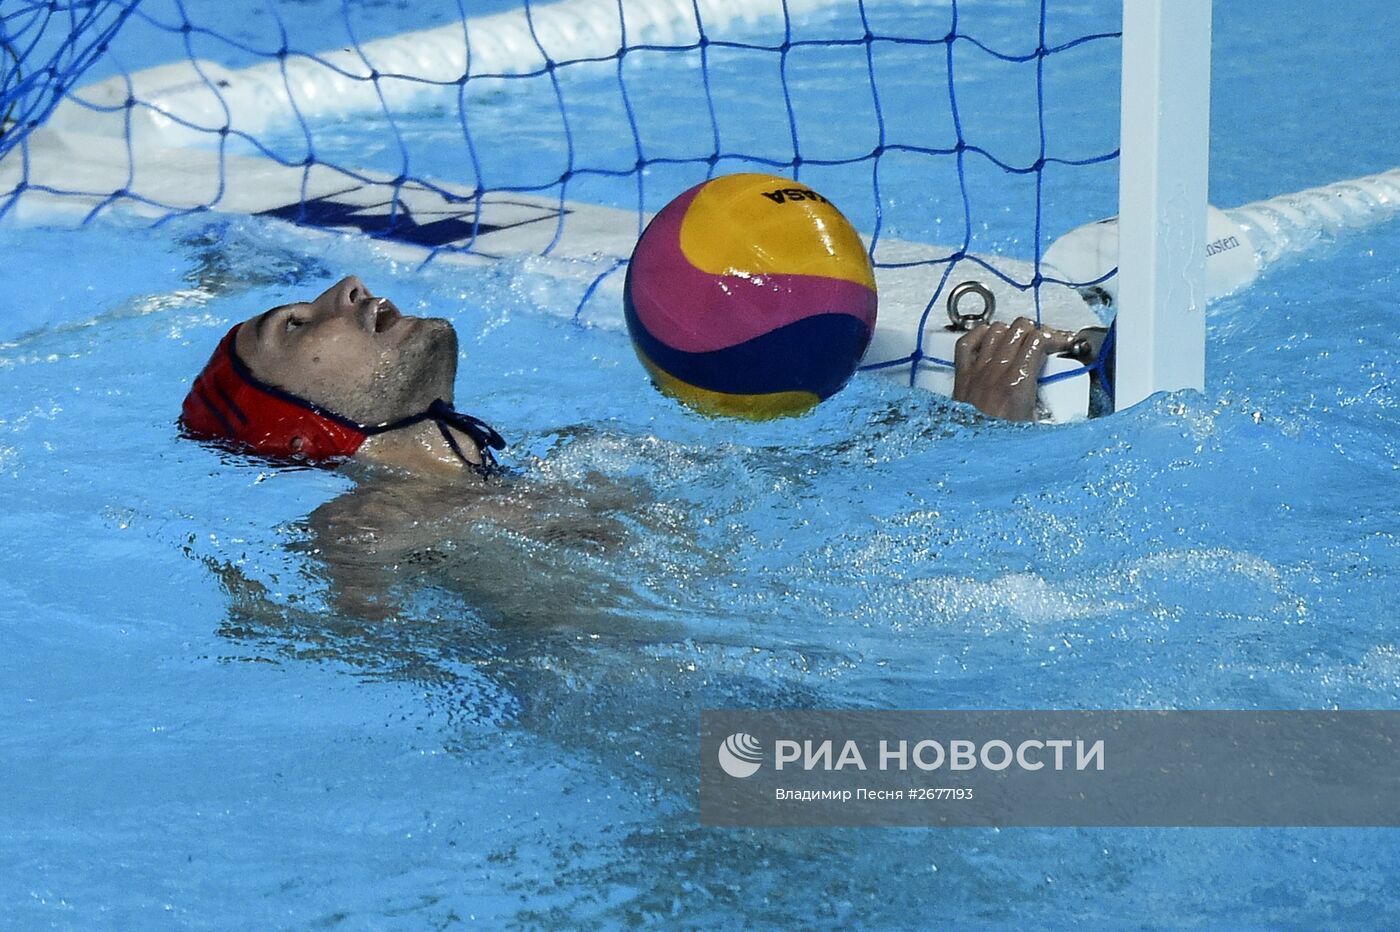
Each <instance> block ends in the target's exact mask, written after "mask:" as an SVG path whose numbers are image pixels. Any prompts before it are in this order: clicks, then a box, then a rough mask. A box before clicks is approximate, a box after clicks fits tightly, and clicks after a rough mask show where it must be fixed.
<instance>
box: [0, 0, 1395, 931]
mask: <svg viewBox="0 0 1400 932" xmlns="http://www.w3.org/2000/svg"><path fill="white" fill-rule="evenodd" d="M1087 6H1088V5H1087V4H1082V5H1081V4H1071V5H1070V7H1071V9H1078V8H1080V7H1087ZM1216 6H1217V11H1216V36H1217V49H1216V55H1215V97H1214V101H1213V103H1214V108H1215V127H1216V129H1215V132H1214V136H1213V151H1212V163H1213V179H1212V186H1213V200H1214V201H1215V202H1216V203H1217V204H1220V205H1224V206H1229V205H1233V204H1237V203H1241V202H1244V201H1247V200H1252V199H1256V198H1259V197H1264V196H1268V195H1272V194H1277V193H1280V192H1283V191H1288V190H1294V189H1297V188H1301V187H1305V186H1309V185H1313V184H1319V183H1324V182H1327V181H1332V180H1336V179H1339V178H1344V177H1351V176H1354V175H1359V174H1365V173H1369V172H1374V171H1380V170H1383V169H1385V168H1388V167H1391V166H1392V165H1393V164H1395V163H1396V162H1400V159H1397V157H1396V151H1395V149H1394V146H1393V143H1392V136H1393V134H1391V133H1390V132H1389V130H1388V126H1389V120H1388V117H1389V113H1390V106H1389V105H1390V103H1391V101H1390V99H1389V98H1390V93H1389V89H1390V88H1393V87H1394V86H1395V82H1396V79H1397V78H1400V65H1397V64H1395V61H1394V59H1393V57H1392V56H1390V55H1389V50H1388V48H1387V47H1386V45H1385V41H1384V40H1385V37H1386V36H1387V35H1388V34H1390V33H1393V32H1394V29H1393V28H1386V27H1384V26H1383V24H1389V25H1390V26H1394V25H1400V24H1397V23H1396V17H1397V16H1398V15H1400V14H1397V13H1396V12H1395V11H1394V10H1393V9H1392V8H1391V7H1390V6H1389V5H1386V4H1381V3H1354V4H1347V5H1333V6H1332V7H1329V8H1328V9H1327V11H1326V13H1325V19H1324V18H1323V17H1324V14H1320V13H1318V12H1317V11H1316V9H1315V7H1314V5H1312V4H1307V3H1303V2H1301V0H1268V2H1263V3H1260V2H1250V3H1244V2H1228V0H1221V2H1219V3H1217V5H1216ZM1085 15H1088V14H1085ZM1358 45H1360V46H1364V47H1363V48H1358ZM1368 50H1369V51H1368ZM1342 59H1345V60H1347V61H1348V63H1349V65H1348V68H1347V69H1337V68H1335V67H1333V65H1335V63H1336V62H1337V61H1339V60H1342ZM1101 129H1102V127H1096V128H1095V129H1094V132H1098V131H1099V130H1101ZM1339 140H1342V141H1344V144H1343V143H1341V142H1339ZM994 213H995V212H994ZM995 222H996V223H1000V222H1001V221H999V220H998V221H995ZM867 229H868V226H867ZM992 235H993V236H995V237H997V238H999V239H1001V240H1003V241H1005V242H1008V243H1009V242H1011V241H1012V240H1013V239H1014V238H1015V237H1016V236H1021V235H1024V234H1021V233H1015V232H1014V231H1012V230H1011V228H1010V226H1009V225H1007V226H1006V227H1005V228H1000V227H999V228H997V230H996V231H994V232H993V233H992ZM1022 245H1024V243H1022ZM1397 255H1400V227H1397V225H1396V224H1394V223H1392V224H1389V225H1386V226H1381V227H1378V228H1376V229H1373V230H1371V231H1368V232H1366V233H1364V234H1358V235H1354V236H1349V237H1346V238H1343V239H1340V240H1338V241H1336V242H1331V243H1322V244H1319V245H1318V247H1317V248H1316V249H1315V250H1313V251H1312V252H1311V253H1310V254H1309V255H1308V256H1307V257H1305V258H1303V259H1300V260H1297V261H1294V262H1293V263H1291V264H1289V265H1287V266H1284V267H1281V268H1278V269H1276V270H1274V271H1272V272H1271V273H1270V274H1269V275H1267V276H1266V277H1265V278H1264V279H1263V280H1261V281H1260V282H1259V283H1258V284H1257V285H1255V286H1254V287H1252V288H1251V289H1249V290H1247V291H1245V292H1243V293H1241V294H1238V295H1236V296H1233V297H1231V298H1229V299H1226V300H1223V301H1220V302H1218V303H1217V304H1215V305H1213V306H1212V308H1211V310H1210V337H1209V357H1208V366H1209V369H1208V381H1209V387H1208V390H1207V391H1206V392H1205V393H1202V394H1197V393H1182V394H1178V395H1172V396H1159V397H1157V398H1154V399H1152V400H1150V401H1149V402H1147V403H1146V404H1144V405H1141V406H1139V407H1137V408H1134V409H1132V410H1129V411H1127V412H1122V413H1120V414H1117V415H1114V416H1112V417H1108V418H1103V419H1099V420H1095V421H1091V422H1087V423H1081V424H1075V425H1070V426H1064V427H1053V428H1047V427H1029V426H1021V425H1011V424H999V423H987V422H985V421H982V420H980V419H977V418H974V417H970V416H968V415H967V414H966V413H965V412H964V411H962V410H960V409H959V408H957V407H956V406H954V405H952V404H951V403H948V402H946V401H943V400H941V399H938V398H935V397H933V396H930V395H927V394H922V393H916V392H911V391H909V390H906V389H904V388H901V387H900V386H898V385H895V384H893V383H891V382H888V381H885V380H882V379H878V378H872V377H861V378H858V379H856V380H855V381H854V382H853V383H852V384H851V385H850V386H849V387H848V388H847V389H846V390H845V391H843V392H842V393H840V394H839V395H837V396H836V397H835V398H833V399H832V400H831V401H829V402H827V403H825V404H823V405H822V406H821V407H820V408H818V409H817V410H816V411H814V412H813V413H812V414H810V415H808V416H806V417H803V418H800V419H796V420H785V421H780V422H772V423H763V424H748V423H731V422H728V421H715V420H709V419H704V418H700V417H697V416H694V415H691V414H689V413H687V412H686V411H684V410H683V409H681V408H679V407H677V406H676V405H675V404H674V403H672V402H670V401H669V400H667V399H665V398H663V397H662V396H660V395H659V394H657V393H656V392H655V391H654V390H653V389H652V388H651V387H650V386H649V385H648V384H647V383H646V381H645V379H644V378H643V376H642V374H641V372H640V369H639V367H638V366H637V364H636V360H635V358H634V357H633V355H632V351H631V349H630V346H629V345H628V342H627V340H626V337H625V335H624V334H622V333H621V332H619V330H618V329H617V327H616V326H615V318H614V317H610V316H609V315H607V314H606V313H604V312H600V316H599V319H597V320H595V321H590V322H589V325H587V326H579V325H577V324H576V323H575V322H573V321H572V319H571V315H572V311H573V305H572V303H571V302H572V292H568V293H566V292H567V289H562V288H561V286H560V285H559V284H558V283H556V282H554V281H553V280H550V279H547V278H542V277H540V276H537V275H535V274H534V273H533V272H532V271H531V266H530V264H529V263H528V262H503V263H500V264H497V265H494V266H491V267H488V268H482V269H473V270H463V269H459V268H451V267H448V266H445V265H437V264H434V265H429V266H428V267H427V268H425V269H415V268H411V267H407V266H404V265H401V264H398V263H395V262H393V261H391V260H390V259H388V258H386V257H385V256H384V255H383V254H382V253H381V252H379V251H378V249H377V248H376V246H375V245H374V244H373V243H372V242H367V241H364V240H356V239H349V238H347V239H339V240H334V241H328V240H324V239H319V240H313V239H307V238H306V237H304V236H303V235H301V234H300V233H299V232H298V231H296V230H294V229H290V228H285V227H282V226H279V225H277V224H271V223H261V222H256V221H253V220H248V219H238V218H220V217H217V216H212V215H205V216H195V217H186V218H181V219H177V220H172V221H171V222H169V223H167V224H164V225H163V226H161V227H158V228H156V229H154V230H150V229H148V228H147V227H146V226H145V225H144V224H141V223H138V222H136V221H131V220H123V219H122V218H119V217H114V218H110V219H108V220H104V221H101V222H98V223H94V224H90V225H88V226H87V227H85V228H83V229H81V230H78V231H76V232H73V231H61V230H47V229H23V230H20V229H16V228H14V227H13V226H11V227H5V228H0V281H3V282H4V283H5V287H6V291H7V298H8V301H7V303H8V304H9V305H10V307H9V308H8V309H7V315H6V323H5V324H4V327H5V330H4V332H3V333H0V340H3V341H4V342H3V343H0V477H3V478H0V502H3V508H0V528H3V533H4V537H5V540H6V542H7V546H5V547H4V548H3V549H0V645H3V649H0V709H4V710H5V720H4V726H5V727H4V728H3V729H0V774H3V791H0V839H3V844H0V904H3V905H0V916H3V917H4V919H5V923H6V924H7V925H11V926H15V927H38V926H57V927H60V928H93V927H109V928H162V927H167V926H171V927H174V926H195V927H203V926H219V927H222V926H241V927H307V926H326V927H335V928H396V927H397V928H424V927H438V926H447V925H451V924H453V923H454V922H455V921H464V922H465V921H470V920H477V921H482V922H486V923H489V924H491V925H493V926H494V925H503V924H512V923H513V924H517V925H527V926H536V925H551V926H557V925H562V924H590V925H604V926H610V925H619V924H622V923H631V922H649V923H654V924H658V925H660V924H666V925H671V924H677V923H680V924H685V925H695V926H729V925H734V924H740V925H756V926H777V925H783V926H792V925H797V924H809V923H812V924H815V923H820V924H824V925H834V924H837V923H843V924H846V923H850V924H857V923H858V924H861V925H877V924H878V925H888V926H898V927H922V926H925V925H927V924H928V923H929V922H930V921H939V922H947V923H950V924H951V923H955V922H961V923H969V924H971V923H983V924H989V925H998V926H1003V925H1004V926H1013V925H1014V926H1021V925H1025V924H1026V923H1028V922H1033V923H1036V924H1044V925H1051V926H1060V925H1069V924H1071V923H1085V922H1087V923H1091V924H1096V925H1121V924H1123V923H1124V922H1125V921H1128V922H1133V923H1139V924H1144V925H1158V924H1199V925H1204V926H1211V927H1219V926H1228V927H1247V926H1252V927H1278V926H1299V927H1318V926H1334V927H1340V926H1357V925H1360V924H1362V923H1364V924H1366V925H1389V924H1394V923H1396V922H1397V921H1400V903H1397V900H1396V897H1395V895H1394V893H1393V892H1392V890H1393V883H1392V878H1393V877H1394V876H1395V874H1396V872H1397V870H1400V844H1397V841H1396V836H1395V834H1394V833H1393V832H1388V831H1384V830H1307V831H1302V830H1263V829H1260V830H1236V829H1232V830H1223V829H1222V830H1199V829H1177V830H1164V829H1153V830H1128V829H1114V830H1107V829H1082V830H1065V829H1057V830H1038V829H1015V830H1002V831H994V830H980V829H960V830H912V829H911V830H896V831H892V830H873V829H866V830H802V831H787V830H762V831H759V830H752V831H741V830H714V829H705V828H701V827H699V826H698V824H697V818H698V814H697V811H696V805H697V795H696V794H697V786H698V779H697V767H696V763H695V754H696V748H697V745H698V741H697V732H698V713H699V710H700V709H702V708H719V707H752V708H773V707H836V708H842V707H856V708H1067V709H1075V708H1189V709H1195V708H1261V709H1271V708H1332V707H1340V708H1380V709H1390V708H1395V707H1396V706H1397V703H1400V646H1397V642H1398V641H1400V639H1398V638H1397V634H1396V621H1395V614H1394V609H1393V605H1394V600H1395V594H1396V584H1395V580H1396V575H1397V571H1400V540H1398V539H1397V532H1396V529H1395V523H1394V520H1393V517H1394V514H1395V510H1396V504H1397V497H1396V492H1395V488H1396V480H1397V474H1396V473H1397V463H1400V421H1398V420H1397V417H1396V412H1397V406H1400V388H1398V387H1397V381H1396V377H1395V367H1396V361H1397V352H1396V349H1395V337H1394V325H1393V323H1392V320H1393V315H1394V306H1395V304H1396V299H1397V294H1400V268H1397V265H1396V261H1395V256H1397ZM349 271H355V272H358V273H359V274H360V275H362V276H363V277H364V278H365V279H366V280H367V282H368V283H369V284H370V286H371V287H373V288H375V289H377V290H380V291H382V292H384V293H388V294H390V295H392V296H393V297H394V298H395V300H396V301H397V303H398V304H399V305H400V306H401V307H403V308H404V310H405V311H406V312H408V313H413V312H424V311H432V312H434V313H439V314H443V315H446V316H448V317H450V318H451V319H452V320H453V321H454V323H455V324H456V326H457V328H458V332H459V334H460V337H461V344H462V351H463V359H462V367H461V373H460V376H459V380H458V400H459V403H460V405H461V406H462V407H463V408H464V409H465V410H469V411H472V412H473V413H477V414H479V415H481V416H482V417H483V418H485V419H486V420H488V421H490V422H491V423H493V424H495V425H497V426H498V427H499V428H500V429H501V431H502V432H503V433H504V434H505V435H506V437H507V439H508V440H510V441H511V450H510V460H511V462H512V463H513V464H514V465H516V466H517V467H518V468H519V470H520V473H521V475H520V478H519V479H517V480H516V481H515V482H514V483H509V484H502V485H501V486H499V487H497V488H494V489H493V490H491V491H490V492H489V493H488V494H487V495H486V496H485V497H484V498H479V497H472V498H467V497H464V498H463V499H461V500H444V501H434V502H428V503H423V502H417V503H414V506H415V509H414V511H413V512H412V515H413V517H416V518H417V519H418V522H419V523H418V526H417V527H410V526H409V524H410V521H411V519H409V520H408V521H403V520H401V521H397V522H396V521H393V520H386V521H385V523H384V524H383V525H382V526H375V527H372V528H371V530H372V531H373V532H374V533H373V535H372V536H366V535H360V536H355V535H353V534H348V533H346V532H345V531H344V528H345V527H346V525H347V524H351V525H353V524H354V523H355V521H357V520H359V519H361V518H362V517H363V516H364V515H365V514H367V513H369V512H367V511H365V510H364V509H365V502H366V501H367V499H369V498H371V497H373V496H375V495H388V496H390V497H391V498H392V494H393V492H392V490H384V489H381V488H376V487H375V486H374V485H373V484H370V485H366V486H361V487H358V488H357V487H356V486H355V484H354V482H353V481H352V480H351V478H350V477H348V476H346V475H343V474H338V473H331V472H325V471H319V470H288V469H278V468H273V467H270V466H268V465H266V464H261V463H257V462H252V461H249V460H246V459H242V458H238V457H232V456H229V455H226V454H221V453H219V452H217V451H214V450H211V449H207V448H205V447H202V446H199V445H196V444H193V443H190V442H188V441H184V440H181V439H180V438H179V437H178V436H177V433H176V429H175V426H174V418H175V415H176V413H177V410H178V405H179V400H180V398H182V397H183V394H184V392H185V391H186V389H187V386H188V383H189V379H190V377H191V376H192V375H193V374H194V373H195V372H196V371H197V370H198V368H199V367H200V366H201V365H202V364H203V362H204V361H205V359H206V358H207V356H208V354H209V352H210V350H211V348H212V346H213V344H214V342H215V341H216V340H217V338H218V336H219V335H221V334H222V333H223V331H224V330H225V329H226V328H227V326H228V325H229V324H230V323H231V322H232V321H234V320H237V319H241V318H242V317H244V316H246V315H248V314H251V313H253V312H256V311H259V310H261V309H263V308H265V307H268V306H271V305H274V304H278V303H282V302H284V301H286V300H288V299H289V298H292V297H298V296H302V295H311V294H314V293H316V292H318V291H320V290H321V289H322V288H324V287H326V286H327V285H328V284H330V283H331V282H333V281H334V280H336V279H337V278H338V277H340V275H342V274H344V273H346V272H349ZM391 504H392V501H391ZM482 515H487V516H494V517H491V518H490V519H488V520H483V518H482ZM932 917H936V919H934V918H932Z"/></svg>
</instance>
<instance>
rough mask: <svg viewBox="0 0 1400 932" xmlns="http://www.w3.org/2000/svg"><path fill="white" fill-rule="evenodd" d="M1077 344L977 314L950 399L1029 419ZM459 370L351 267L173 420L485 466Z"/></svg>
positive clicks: (259, 449) (232, 341) (232, 359)
mask: <svg viewBox="0 0 1400 932" xmlns="http://www.w3.org/2000/svg"><path fill="white" fill-rule="evenodd" d="M1085 345H1086V339H1085V337H1084V335H1083V334H1079V335H1075V334H1069V333H1065V332H1062V331H1054V330H1046V329H1042V328H1039V327H1036V326H1035V324H1034V323H1033V322H1031V321H1030V320H1027V319H1025V318H1018V319H1017V320H1015V321H1013V322H1012V323H1010V324H1007V323H996V324H992V325H990V326H985V325H984V326H982V327H979V328H978V329H976V330H973V331H971V332H969V333H967V334H965V335H964V336H963V337H962V338H961V339H960V340H959V341H958V346H957V356H956V360H955V362H956V365H957V376H956V382H955V387H954V394H953V397H954V398H955V399H957V400H959V401H964V402H967V403H968V404H971V405H973V406H975V407H976V408H978V409H979V410H981V411H982V412H983V413H985V414H989V415H992V416H994V417H999V418H1006V419H1009V420H1030V419H1032V418H1033V417H1034V416H1035V404H1036V380H1037V378H1038V377H1039V375H1040V371H1041V368H1042V367H1043V366H1044V364H1045V359H1046V357H1047V356H1049V355H1052V354H1055V353H1075V352H1077V351H1081V350H1083V349H1084V347H1085ZM456 376H457V335H456V332H455V331H454V330H453V329H452V325H451V323H449V322H448V321H446V320H443V319H441V318H435V317H409V316H406V315H404V314H401V313H400V312H399V310H398V308H396V307H395V306H394V305H393V303H392V302H390V301H389V300H388V299H386V298H382V297H377V296H375V295H374V294H372V293H371V292H370V290H369V289H368V288H366V287H365V285H364V283H363V282H361V281H360V280H359V279H358V278H355V277H354V276H351V277H349V278H346V279H344V280H342V281H340V282H338V283H336V284H335V285H333V286H331V287H330V288H329V289H327V290H326V291H325V292H324V293H323V294H321V295H320V296H319V297H317V298H316V299H315V300H313V301H309V302H301V303H296V304H286V305H282V306H281V307H275V308H273V309H271V310H269V311H266V312H265V313H262V314H259V315H257V316H256V317H253V318H250V319H249V320H247V321H244V322H243V323H240V324H237V325H235V326H234V327H233V328H232V329H231V330H229V332H228V333H227V334H226V335H225V336H224V338H223V340H222V341H220V343H219V345H218V347H217V348H216V349H215V351H214V355H213V356H212V357H211V358H210V360H209V363H208V365H206V366H205V367H204V371H203V372H201V373H200V375H199V377H198V378H197V379H195V382H194V384H193V385H192V386H191V388H190V392H189V394H188V395H187V396H186V397H185V403H184V409H183V413H182V416H181V423H182V425H183V426H184V428H185V431H186V432H187V433H188V434H190V435H191V436H193V437H196V438H199V439H204V440H215V441H219V442H222V443H225V444H227V445H229V446H230V447H233V448H236V449H239V450H243V451H246V452H249V453H255V454H259V455H263V456H268V457H272V458H276V459H295V460H300V461H304V462H313V463H331V464H333V463H336V462H339V461H341V460H344V459H347V458H350V457H355V458H359V459H362V460H365V461H367V462H371V463H379V464H382V465H389V466H394V467H397V468H400V469H406V470H409V471H411V472H419V473H433V472H436V473H444V472H460V471H461V470H462V469H463V468H469V469H471V470H473V471H475V472H478V473H483V474H485V473H487V472H489V471H490V470H491V469H492V467H493V466H494V465H495V459H494V457H493V456H492V450H493V449H501V448H502V447H504V445H505V444H504V441H502V439H501V436H500V435H499V434H498V433H496V431H495V430H493V429H492V428H491V427H489V426H487V425H486V424H485V423H483V422H482V421H480V420H479V419H477V418H474V417H472V416H471V415H468V414H463V413H462V412H459V411H457V410H456V409H455V408H454V407H453V406H452V399H453V387H454V383H455V380H456Z"/></svg>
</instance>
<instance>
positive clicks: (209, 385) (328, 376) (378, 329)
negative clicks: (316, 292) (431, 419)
mask: <svg viewBox="0 0 1400 932" xmlns="http://www.w3.org/2000/svg"><path fill="white" fill-rule="evenodd" d="M456 375H457V336H456V333H455V332H454V331H453V329H452V325H451V324H450V323H448V322H447V321H445V320H441V319H438V318H418V317H405V316H403V315H402V314H400V313H399V311H398V309H397V308H396V307H394V305H393V304H392V303H390V302H389V301H387V300H386V299H383V298H378V297H375V296H374V295H373V294H371V293H370V291H369V289H368V288H366V287H365V286H364V283H363V282H361V281H360V280H359V279H358V278H355V277H354V276H351V277H349V278H346V279H344V280H343V281H340V282H338V283H337V284H335V285H333V286H332V287H331V288H329V289H327V290H326V292H325V293H324V294H322V295H321V296H320V297H318V298H316V299H315V300H314V301H310V302H303V303H297V304H286V305H283V306H281V307H275V308H273V309H272V310H270V311H267V312H265V313H263V314H259V315H257V316H256V317H253V318H251V319H249V320H247V321H244V322H243V323H241V324H239V325H237V326H236V327H234V328H233V330H230V331H229V333H228V335H227V336H226V337H225V338H224V340H223V342H222V343H220V345H219V348H218V349H217V350H216V351H215V353H214V356H213V358H211V359H210V361H209V365H208V366H207V367H206V368H205V370H204V372H202V373H201V374H200V377H199V378H198V379H196V380H195V384H194V385H193V386H192V387H191V389H190V393H189V396H188V397H186V399H185V405H184V416H183V422H184V424H185V427H186V428H187V429H188V430H189V431H190V432H191V433H193V434H195V435H197V436H201V437H208V438H212V439H222V440H228V441H231V442H235V443H237V444H239V445H242V446H244V447H246V448H249V449H251V450H252V451H254V452H258V453H264V454H268V455H273V456H295V455H298V454H300V455H304V456H308V457H310V458H324V457H331V456H345V455H349V454H351V453H353V452H354V451H355V449H357V448H358V446H359V444H360V443H362V442H363V440H364V438H365V436H366V434H367V432H366V431H365V430H364V428H374V427H378V426H382V425H387V424H393V423H395V422H398V421H401V420H403V419H405V418H411V417H413V416H415V415H420V414H422V413H423V412H425V411H426V410H427V409H428V408H429V407H430V406H432V405H433V404H434V402H435V401H441V402H445V403H447V404H450V403H451V401H452V386H453V381H454V380H455V378H456ZM357 435H358V436H357Z"/></svg>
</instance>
